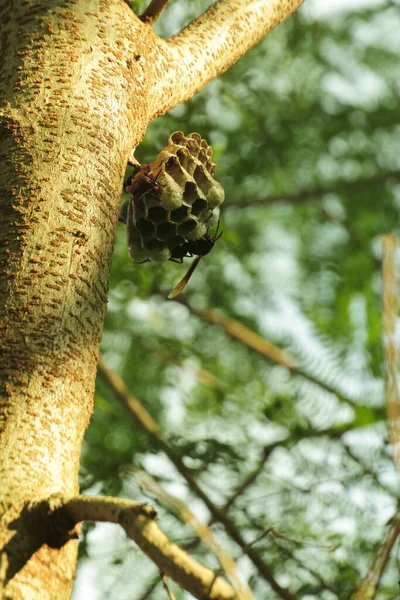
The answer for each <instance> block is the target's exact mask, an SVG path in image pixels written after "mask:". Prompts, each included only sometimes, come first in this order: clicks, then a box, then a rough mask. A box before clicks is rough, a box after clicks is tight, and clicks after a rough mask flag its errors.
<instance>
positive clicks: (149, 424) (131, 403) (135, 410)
mask: <svg viewBox="0 0 400 600" xmlns="http://www.w3.org/2000/svg"><path fill="white" fill-rule="evenodd" d="M98 370H99V373H100V375H101V376H102V377H103V379H104V380H105V381H106V382H107V383H108V385H109V386H110V387H111V389H112V390H113V391H114V393H115V395H116V396H117V397H118V398H119V399H120V400H121V401H122V402H123V403H124V404H125V406H127V408H128V409H129V410H130V412H131V414H132V415H133V416H134V417H135V419H136V420H137V421H138V422H139V424H140V425H141V427H142V428H143V429H145V431H147V433H148V434H149V435H150V436H151V437H152V438H153V439H154V440H155V441H156V443H157V445H158V447H159V448H160V449H161V450H163V452H164V453H165V454H166V455H167V456H168V458H169V459H170V460H171V462H172V463H173V464H174V465H175V467H176V469H177V471H178V472H179V473H180V474H181V475H182V477H184V479H186V481H187V483H188V485H189V487H190V488H191V490H192V491H194V492H195V493H196V494H197V496H199V498H201V499H202V500H203V502H204V504H205V505H206V506H207V508H208V510H209V511H210V513H211V514H212V516H213V517H214V519H215V520H216V521H219V522H220V523H222V524H223V525H224V527H225V529H226V531H227V533H228V534H229V535H230V536H231V538H232V539H233V540H234V541H235V542H236V543H237V544H238V546H240V547H241V548H242V549H244V548H245V547H246V542H245V540H244V539H243V537H242V535H241V533H240V532H239V530H238V529H237V527H236V525H235V524H234V523H233V522H232V520H231V519H230V518H229V517H228V516H227V515H226V513H225V512H224V510H223V509H221V508H219V507H218V506H216V505H215V504H214V503H213V502H211V500H210V499H209V497H208V496H207V494H206V493H205V492H204V491H203V489H202V488H201V487H200V486H199V484H198V483H197V481H196V480H195V479H194V477H193V476H192V474H191V473H190V471H189V470H188V469H187V468H186V467H185V465H184V464H183V462H182V459H181V458H180V456H179V455H178V454H177V453H176V452H175V451H174V450H173V449H172V448H171V447H170V446H168V444H167V443H166V442H165V441H164V440H163V439H162V436H161V432H160V429H159V427H158V425H157V423H156V422H155V421H154V420H153V418H152V417H151V416H150V415H149V413H148V412H147V411H146V409H145V408H144V407H143V406H142V405H141V403H140V402H139V400H138V399H137V398H135V397H134V396H131V395H130V394H129V392H128V390H127V388H126V386H125V384H124V382H123V381H122V379H121V378H120V377H119V376H118V375H117V374H116V373H113V372H112V371H110V370H109V369H108V368H107V367H106V366H105V364H104V362H103V360H100V361H99V365H98ZM245 554H246V555H247V556H248V557H249V558H250V560H251V561H252V563H253V564H254V565H255V567H256V568H257V570H258V572H259V574H260V576H261V577H262V578H263V579H264V580H265V581H267V582H268V583H269V585H270V586H271V588H272V589H273V590H274V591H275V592H276V594H277V595H278V596H280V597H281V598H282V599H283V600H295V596H294V595H293V594H292V593H291V592H290V591H289V590H287V589H285V588H283V587H281V586H280V585H279V583H278V582H277V581H276V579H275V577H274V574H273V572H272V570H271V568H270V567H269V566H268V565H267V563H266V562H265V561H264V560H263V559H262V558H261V557H260V555H259V554H258V552H257V551H255V550H254V549H253V548H251V547H250V548H246V551H245Z"/></svg>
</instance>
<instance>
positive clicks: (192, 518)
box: [135, 471, 254, 600]
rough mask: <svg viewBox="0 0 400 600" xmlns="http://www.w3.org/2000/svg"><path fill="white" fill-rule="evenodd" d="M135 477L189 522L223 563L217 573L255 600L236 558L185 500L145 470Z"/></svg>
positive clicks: (243, 595)
mask: <svg viewBox="0 0 400 600" xmlns="http://www.w3.org/2000/svg"><path fill="white" fill-rule="evenodd" d="M135 478H136V480H137V482H138V484H139V486H140V487H141V488H142V489H144V490H146V492H149V493H150V494H152V496H153V497H155V498H156V499H157V500H158V501H159V502H160V503H161V504H163V505H164V506H166V507H167V508H169V509H170V510H172V511H174V512H175V513H177V515H178V516H179V518H180V519H181V521H182V522H183V523H188V524H189V525H190V526H191V527H192V529H193V530H194V531H195V533H196V535H197V536H198V538H199V539H201V541H202V542H203V543H204V544H205V545H206V546H207V547H208V548H209V549H210V550H211V552H212V553H213V554H214V555H215V556H216V558H217V560H218V562H219V564H220V565H221V569H219V571H218V573H217V574H218V575H219V574H222V573H225V574H226V575H227V576H228V577H229V579H230V581H231V583H232V586H233V588H234V590H235V591H236V592H237V593H238V595H239V596H240V597H241V598H243V599H244V600H254V597H253V594H252V593H251V590H250V588H249V587H248V585H247V584H246V583H244V582H243V581H242V580H241V578H240V576H239V574H238V572H237V569H236V563H235V561H234V559H233V558H232V556H231V555H230V554H229V552H228V551H227V549H226V548H225V547H224V546H222V545H221V544H220V542H219V541H218V540H217V539H216V537H215V536H214V533H213V531H212V530H211V529H210V527H209V526H208V525H206V524H205V523H203V522H201V521H200V520H199V519H198V518H197V517H196V515H195V514H194V513H193V512H192V511H191V510H190V508H189V507H188V505H187V504H186V503H185V502H183V501H182V500H181V499H180V498H177V497H176V496H173V495H172V494H170V493H169V492H167V491H166V490H165V489H164V488H163V487H162V486H161V485H160V484H159V483H158V482H157V481H156V480H155V479H154V478H153V477H151V476H150V475H149V474H148V473H146V472H145V471H136V472H135ZM185 550H187V548H185Z"/></svg>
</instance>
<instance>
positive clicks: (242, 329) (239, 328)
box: [174, 296, 382, 416]
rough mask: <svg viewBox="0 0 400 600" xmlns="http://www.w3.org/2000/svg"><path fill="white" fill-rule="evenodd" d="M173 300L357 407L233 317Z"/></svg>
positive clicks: (270, 358)
mask: <svg viewBox="0 0 400 600" xmlns="http://www.w3.org/2000/svg"><path fill="white" fill-rule="evenodd" d="M174 301H175V302H179V303H180V304H183V306H186V308H188V309H189V310H190V312H191V313H192V314H194V315H196V316H197V317H199V318H200V319H203V320H204V321H207V322H208V323H210V324H211V325H218V326H219V327H221V328H222V329H223V330H224V331H225V332H226V333H227V334H228V335H229V336H231V337H232V338H233V339H236V340H238V341H239V342H241V343H242V344H244V345H245V346H247V347H248V348H249V349H250V350H253V351H254V352H256V353H257V354H260V355H261V356H263V357H264V358H266V359H267V360H270V361H272V362H274V363H276V364H278V365H282V366H283V367H286V368H287V369H288V370H289V371H290V372H291V373H294V374H297V375H301V376H302V377H304V378H305V379H308V381H311V382H312V383H315V384H316V385H318V386H320V387H321V388H323V389H325V390H327V391H328V392H331V393H332V394H335V395H336V396H337V397H338V398H339V400H341V401H344V402H347V403H348V404H350V405H351V406H354V407H357V404H356V402H355V400H354V399H352V398H350V397H349V396H346V395H344V394H343V392H340V391H338V390H337V389H336V388H335V387H334V386H333V385H330V384H329V383H327V382H325V381H321V380H320V379H318V378H317V377H315V376H314V375H312V374H311V373H307V371H306V370H305V369H304V368H302V367H300V366H299V365H298V364H297V362H296V359H295V358H294V357H292V356H291V355H290V354H288V353H287V352H285V351H283V350H281V349H280V348H278V347H277V346H275V345H274V344H272V343H271V342H269V341H268V340H266V339H264V338H263V337H262V336H260V335H259V334H258V333H255V332H254V331H252V330H251V329H249V328H248V327H246V326H245V325H242V323H239V322H238V321H235V320H234V319H230V318H229V317H225V316H223V315H220V314H219V313H218V312H217V311H216V310H213V309H211V308H208V309H197V308H194V307H193V306H192V305H191V304H189V303H188V302H187V301H186V300H184V299H183V298H181V297H179V296H178V297H177V298H174ZM380 412H382V411H380V410H379V409H376V414H377V415H379V416H380Z"/></svg>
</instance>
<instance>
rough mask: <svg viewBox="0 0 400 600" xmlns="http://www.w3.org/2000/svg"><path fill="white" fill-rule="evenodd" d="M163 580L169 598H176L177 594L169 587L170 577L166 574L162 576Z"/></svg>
mask: <svg viewBox="0 0 400 600" xmlns="http://www.w3.org/2000/svg"><path fill="white" fill-rule="evenodd" d="M161 582H162V584H163V587H164V589H165V591H166V592H167V596H168V598H169V600H176V598H175V595H174V594H173V593H172V592H171V590H170V589H169V586H168V577H167V576H166V575H163V576H162V577H161Z"/></svg>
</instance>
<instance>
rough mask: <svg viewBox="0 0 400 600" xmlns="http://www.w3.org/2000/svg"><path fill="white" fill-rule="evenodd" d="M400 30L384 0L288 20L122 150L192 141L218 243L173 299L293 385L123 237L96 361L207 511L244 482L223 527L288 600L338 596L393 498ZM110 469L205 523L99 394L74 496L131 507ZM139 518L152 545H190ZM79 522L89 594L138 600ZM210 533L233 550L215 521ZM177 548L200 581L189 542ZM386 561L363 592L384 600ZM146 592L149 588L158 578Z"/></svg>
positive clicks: (168, 470) (136, 560) (192, 500)
mask: <svg viewBox="0 0 400 600" xmlns="http://www.w3.org/2000/svg"><path fill="white" fill-rule="evenodd" d="M136 4H139V3H136ZM140 4H142V5H143V3H140ZM201 4H202V3H183V2H179V1H176V2H172V3H171V5H170V6H169V8H168V9H167V10H166V11H165V13H164V15H163V17H162V18H161V19H160V22H159V24H158V25H157V26H158V28H159V32H160V34H161V35H165V36H166V37H168V35H170V34H171V33H172V32H174V31H176V30H177V29H178V28H179V27H180V26H182V24H184V23H186V22H187V21H188V20H190V19H191V18H193V17H194V16H195V15H196V14H199V12H201V9H202V6H201ZM208 4H210V3H207V5H208ZM194 5H196V6H194ZM141 9H143V7H141ZM399 28H400V12H399V9H398V7H397V6H395V4H394V3H391V2H388V3H387V4H386V5H382V3H380V4H379V5H377V6H376V7H374V6H371V8H368V9H365V10H361V9H360V10H358V11H357V12H353V13H349V12H346V13H344V14H340V13H339V14H335V15H333V16H331V17H329V19H326V20H322V19H317V18H314V17H313V14H312V10H311V8H310V9H307V8H306V7H305V8H304V9H303V10H301V11H299V12H298V13H296V14H295V15H294V16H293V17H292V18H291V19H289V20H288V21H287V22H285V23H284V24H283V25H281V26H279V27H278V28H277V29H276V30H275V31H274V32H273V33H271V34H270V35H269V36H267V37H266V38H265V39H264V40H263V41H262V42H261V43H260V44H258V46H257V47H255V48H254V49H253V50H251V51H250V52H249V53H248V54H247V55H246V56H245V57H244V58H243V59H242V60H241V61H239V63H237V64H236V65H235V66H234V67H233V68H231V69H230V70H229V71H228V72H227V73H226V74H224V75H223V76H222V77H220V78H219V79H218V80H216V81H213V82H211V83H210V84H209V85H208V86H207V87H206V88H205V89H203V90H202V91H201V92H200V93H199V94H198V95H197V96H196V97H195V98H193V99H192V100H191V101H189V102H187V103H186V104H184V105H182V106H179V107H177V108H176V109H174V110H172V111H171V112H170V113H169V114H168V115H166V116H164V117H163V118H161V119H158V120H156V121H155V122H153V123H151V124H150V126H149V128H148V131H147V134H146V137H145V139H144V140H143V143H142V144H141V145H140V147H139V148H138V149H137V152H136V156H137V158H138V160H140V161H141V162H147V161H149V160H151V159H153V158H154V157H155V155H156V154H157V153H158V152H159V151H160V149H161V148H162V147H163V146H164V145H165V143H166V142H167V139H168V136H169V135H170V133H171V132H172V131H175V130H183V131H184V132H185V133H190V132H192V131H198V132H199V133H201V135H202V136H203V137H205V138H206V139H207V140H208V141H209V142H210V143H211V144H212V145H213V147H214V160H215V162H216V163H217V174H216V175H217V178H218V180H219V181H220V182H221V183H222V185H223V186H224V188H225V191H226V201H225V204H224V205H223V206H222V219H221V226H222V229H223V231H224V233H223V236H222V238H221V239H220V240H219V241H218V243H217V244H216V246H215V248H214V249H213V251H212V253H211V254H210V255H208V256H206V257H204V258H203V259H202V261H201V262H200V265H199V267H198V268H197V271H196V272H195V274H194V275H193V278H192V280H191V281H190V284H189V285H188V287H187V289H186V290H185V292H184V296H183V300H184V303H187V304H188V305H189V306H192V307H194V308H196V309H198V310H200V309H202V308H212V309H216V310H218V311H221V313H222V314H225V315H227V316H229V317H230V318H231V319H235V320H237V321H238V322H240V323H242V324H244V325H246V326H247V327H249V328H250V329H252V330H253V331H256V332H257V333H259V334H260V335H262V336H264V337H265V338H266V339H268V340H270V341H271V342H273V343H275V344H276V345H278V346H279V347H281V348H283V349H285V350H286V351H287V352H289V353H290V354H291V355H292V356H294V357H295V359H296V361H297V364H298V365H299V369H298V371H297V372H295V373H290V372H289V371H288V370H287V369H285V368H284V367H282V366H280V365H277V364H274V363H273V362H271V361H268V360H266V359H265V358H264V357H262V356H260V355H259V354H257V353H255V352H254V351H253V350H251V349H249V348H248V347H246V346H245V345H243V344H242V343H241V342H239V341H237V340H234V339H232V338H231V337H230V336H229V335H228V334H227V333H225V332H224V331H223V330H222V329H221V328H219V327H217V326H215V325H211V324H209V323H207V322H206V321H204V320H202V319H201V318H199V317H198V316H196V314H194V312H193V311H191V310H189V309H188V308H187V307H186V306H185V305H184V304H180V303H177V302H173V301H169V300H166V296H167V294H168V292H169V291H170V290H171V289H172V288H173V287H174V285H175V284H176V283H177V281H178V280H179V279H180V277H181V276H182V275H183V273H184V271H185V268H186V266H185V265H182V266H180V265H176V264H173V263H168V264H162V265H159V264H143V265H137V264H133V263H131V262H130V261H129V258H128V253H127V249H126V243H125V227H124V226H123V225H121V226H119V229H118V234H117V241H116V246H115V254H114V262H113V270H112V277H111V287H110V293H109V310H108V313H107V316H106V322H105V330H104V337H103V343H102V351H103V353H104V359H105V361H106V363H107V364H108V365H109V366H110V367H111V368H113V369H115V370H116V371H117V372H118V373H119V374H120V375H121V376H122V378H123V379H124V381H125V383H126V386H127V388H128V389H129V390H130V392H131V393H132V394H134V395H136V396H137V397H138V398H139V399H140V401H141V403H142V404H143V406H144V407H145V408H146V409H147V411H148V412H149V413H150V414H151V415H152V417H153V418H154V419H155V420H156V421H157V423H158V424H159V426H160V428H161V430H162V432H163V435H164V438H165V439H166V440H167V441H168V443H169V444H170V446H171V447H172V448H174V449H175V451H176V452H177V453H178V454H179V455H180V456H181V457H182V460H183V461H184V464H185V465H186V466H187V468H188V469H189V470H190V472H191V473H192V474H193V475H194V476H195V477H196V479H197V481H198V482H199V484H200V485H201V486H202V487H203V489H204V490H205V491H206V493H207V495H208V496H209V497H210V498H211V500H212V501H213V502H215V503H217V504H220V505H222V506H223V505H224V504H225V503H226V502H227V501H228V499H229V498H230V496H231V494H232V493H233V492H234V491H235V489H237V487H238V486H240V485H242V483H243V481H244V480H245V479H246V477H248V476H249V475H250V474H251V473H252V472H253V471H254V470H258V471H257V472H258V476H257V477H255V478H254V481H253V483H252V484H251V485H248V487H246V489H244V490H243V491H242V493H240V494H239V495H238V497H237V498H236V499H235V501H234V502H233V503H232V505H231V506H230V507H229V509H228V510H227V513H228V514H229V516H230V518H231V519H232V520H233V521H234V522H235V523H236V525H237V527H238V528H239V529H240V531H241V532H242V534H243V536H244V537H245V539H246V541H247V542H251V541H252V540H254V539H256V538H257V536H259V535H260V533H262V532H263V531H265V530H267V529H268V527H270V526H273V528H274V530H275V531H276V532H278V533H279V534H281V535H282V536H284V537H277V536H275V535H274V534H273V533H270V534H268V535H267V536H266V537H265V539H263V540H262V541H260V542H259V543H258V544H255V546H254V547H255V548H256V549H257V550H258V552H259V553H260V555H261V556H262V557H263V559H264V560H265V561H266V562H267V563H268V565H269V566H270V568H271V569H272V571H273V572H274V575H275V577H276V579H278V581H279V582H280V584H281V585H282V586H284V587H288V588H290V589H291V590H292V591H293V592H294V593H295V594H296V597H297V598H304V599H307V600H310V599H312V598H315V599H326V600H332V599H335V598H338V599H340V600H344V599H350V598H352V596H353V594H354V593H355V592H356V590H357V588H358V586H359V585H360V581H361V578H362V577H363V576H364V575H365V573H366V570H367V569H368V565H369V564H370V562H371V559H372V556H373V552H374V551H375V550H376V549H377V547H378V545H379V540H380V539H381V537H382V535H383V534H384V533H385V531H386V530H387V526H386V522H387V519H388V518H389V517H390V516H392V515H393V514H394V512H395V507H396V496H398V493H399V489H398V482H397V480H396V476H395V472H394V467H393V464H392V460H391V450H390V446H389V444H388V439H387V434H386V433H385V427H384V419H385V413H384V410H383V407H384V402H385V399H384V381H383V378H384V357H383V350H382V344H381V338H382V310H381V275H380V269H381V242H380V240H381V235H382V234H383V233H386V232H388V231H391V232H394V233H398V229H399V211H400V185H399V178H400V164H399V156H400V153H399V148H398V146H399V141H398V140H399V136H398V131H399V129H398V87H397V86H398V80H399V74H400V73H399V70H400V66H399V61H398V51H399V42H398V33H395V32H398V30H399ZM126 468H128V470H127V469H126ZM129 468H141V469H144V470H147V471H148V472H149V473H150V474H151V475H152V476H153V477H154V478H155V479H156V480H158V481H159V482H160V483H161V484H162V485H163V486H164V487H165V488H166V489H167V490H169V491H171V492H172V493H174V494H175V495H177V496H178V497H180V498H181V499H183V500H184V501H185V502H186V503H187V504H188V505H189V506H190V508H191V509H192V510H193V511H194V512H196V514H198V515H199V517H200V518H201V519H202V520H207V518H208V516H209V515H208V512H207V511H206V510H205V508H204V505H203V504H202V503H201V502H200V501H199V499H198V498H197V497H196V494H195V493H194V491H193V490H191V489H189V488H188V487H187V485H186V483H185V482H184V481H183V480H182V477H181V476H180V475H178V474H177V472H176V470H175V468H174V467H172V465H171V464H170V463H169V461H168V460H167V459H166V457H165V456H164V455H163V454H162V453H161V452H160V451H159V450H158V449H157V448H156V446H155V444H154V442H152V440H151V439H150V438H149V436H148V435H147V434H146V433H145V432H144V431H143V430H141V428H140V427H139V426H138V425H137V424H136V423H135V422H134V420H133V419H132V417H131V415H129V413H128V412H127V411H126V409H125V408H123V406H122V405H121V403H120V402H119V401H118V400H117V399H116V398H115V396H114V395H113V392H112V391H111V390H110V389H109V388H108V387H107V385H106V384H105V383H104V382H103V381H102V380H99V382H98V387H97V391H96V402H95V412H94V415H93V418H92V421H91V425H90V428H89V430H88V433H87V438H86V442H85V446H84V451H83V454H82V486H83V489H85V490H89V491H90V490H91V491H96V492H97V491H101V492H102V493H105V494H116V493H120V494H121V495H125V496H127V495H130V496H132V497H133V496H134V497H135V499H138V500H146V498H147V496H148V494H146V491H145V490H141V489H140V486H139V484H137V483H135V479H134V475H132V473H130V472H129ZM147 499H148V498H147ZM151 502H157V499H154V498H152V499H151ZM159 510H160V514H161V526H162V528H163V529H164V530H165V531H166V533H167V534H168V535H169V536H170V537H171V539H173V540H174V541H176V542H177V543H179V544H181V545H184V544H185V543H186V542H187V541H190V540H191V539H192V538H193V532H192V531H191V530H190V528H188V526H187V525H186V526H185V527H183V526H182V524H181V522H180V521H179V519H178V518H177V516H176V515H168V511H167V510H166V509H165V508H163V507H162V506H161V507H160V508H159ZM100 529H101V528H97V527H96V528H95V529H94V530H93V531H91V532H89V533H88V535H87V538H85V542H84V546H83V549H84V552H83V554H84V556H86V559H85V560H86V562H83V567H82V569H83V570H82V573H83V574H84V576H85V577H88V575H87V573H89V572H90V571H88V569H93V570H94V572H95V573H96V586H97V590H96V594H97V595H96V596H95V595H94V593H93V595H92V597H93V598H106V597H110V596H109V591H107V590H109V588H110V586H114V587H113V595H112V597H115V598H116V597H118V598H120V599H121V600H124V599H125V598H126V599H128V598H129V599H132V600H133V599H134V598H135V599H137V600H139V598H141V597H143V598H144V597H145V596H144V595H143V594H144V591H145V590H146V589H147V587H148V586H149V585H150V583H151V582H152V581H154V577H156V578H157V572H156V569H155V567H153V566H152V565H151V564H149V562H148V560H147V559H146V558H145V557H143V556H142V555H141V553H140V552H139V551H138V550H137V549H135V548H134V547H133V544H130V543H128V542H126V541H124V540H123V538H122V537H117V538H115V537H113V538H111V537H107V536H110V535H111V534H110V533H109V530H108V529H107V531H106V532H105V533H103V534H100V533H98V532H99V531H100ZM214 529H215V531H216V532H217V533H218V535H219V536H220V538H221V539H222V541H223V542H224V543H225V545H226V546H227V547H228V549H229V550H230V552H231V553H232V555H233V556H238V555H240V552H241V551H240V549H239V548H238V547H237V546H236V544H234V543H233V542H232V540H230V539H229V537H228V536H227V535H226V534H224V532H223V528H222V527H221V526H217V525H215V526H214ZM96 532H97V534H96ZM96 535H97V536H100V538H99V537H97V538H96V537H95V536H96ZM101 535H103V537H102V538H101ZM115 535H117V534H115ZM93 536H94V537H93ZM98 539H103V540H109V539H112V540H114V542H112V543H111V542H110V544H111V546H110V548H109V556H108V558H107V557H106V558H104V556H103V557H100V558H99V555H98V550H97V547H98V542H96V540H98ZM116 539H117V542H115V540H116ZM91 540H93V541H91ZM102 543H104V542H102ZM106 543H107V544H108V541H107V542H106ZM191 553H192V554H193V556H194V557H195V558H197V559H198V560H200V561H202V562H203V563H204V564H207V565H208V566H210V567H211V568H213V569H217V568H218V565H217V564H216V560H215V558H214V557H213V556H212V555H211V554H210V552H209V551H208V550H207V549H206V548H205V547H203V546H202V545H201V544H200V545H197V546H196V547H195V548H194V549H193V550H192V551H191ZM394 554H395V552H394ZM132 561H133V564H134V565H135V566H134V567H132ZM394 563H395V559H394V558H393V559H392V562H391V563H390V564H389V565H388V568H387V574H386V575H385V577H384V579H383V582H382V592H381V595H380V596H379V597H380V598H397V597H398V591H399V588H398V573H396V568H395V564H394ZM96 564H97V565H98V566H97V567H96ZM85 567H86V570H85ZM238 567H239V570H241V572H242V573H243V574H244V576H245V577H246V578H247V579H248V581H249V583H250V584H251V586H252V588H253V591H254V595H255V597H256V598H257V599H258V598H260V599H261V598H271V599H272V598H275V597H277V596H275V595H274V593H273V592H272V591H271V589H270V587H269V586H268V585H267V583H266V582H265V581H264V580H263V579H262V578H261V577H260V576H259V574H258V573H257V571H256V569H255V567H254V565H253V564H252V563H251V562H250V561H249V560H248V559H247V558H243V557H242V558H239V559H238ZM132 569H133V570H134V572H135V573H136V574H135V575H132ZM117 582H120V583H118V584H117ZM115 586H116V587H115ZM172 588H173V590H174V593H176V595H177V598H183V597H187V596H184V594H183V593H182V592H179V590H176V588H175V587H174V586H172ZM133 589H134V590H135V591H134V592H132V590H133ZM146 597H149V598H150V597H151V598H153V599H155V600H158V599H163V598H165V597H166V593H165V591H164V590H163V589H162V587H161V586H160V585H159V586H158V587H155V590H154V591H153V592H152V594H151V596H146ZM75 598H76V599H78V598H80V596H79V583H78V585H77V590H76V596H75Z"/></svg>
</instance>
